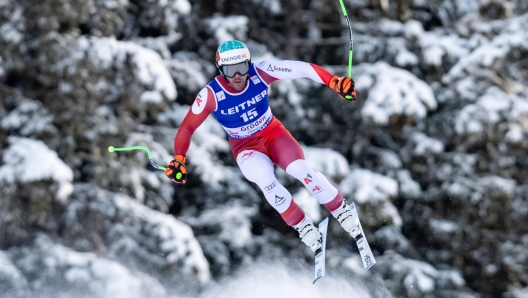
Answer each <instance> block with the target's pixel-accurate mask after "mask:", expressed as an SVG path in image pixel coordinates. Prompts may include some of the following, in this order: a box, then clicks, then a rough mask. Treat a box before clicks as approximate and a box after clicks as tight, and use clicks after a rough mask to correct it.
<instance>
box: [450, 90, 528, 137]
mask: <svg viewBox="0 0 528 298" xmlns="http://www.w3.org/2000/svg"><path fill="white" fill-rule="evenodd" d="M526 115H528V101H527V100H526V99H525V98H522V97H520V96H517V95H514V94H507V93H505V92H504V91H503V90H501V89H499V88H498V87H490V88H489V89H487V90H486V92H485V94H484V95H482V96H481V97H479V98H478V100H477V101H476V102H475V103H474V104H469V105H466V106H465V107H464V108H463V109H462V110H461V111H460V112H459V113H458V115H457V116H456V118H455V131H456V132H457V133H458V134H477V133H481V132H483V131H484V129H485V128H486V127H488V126H490V125H493V124H496V123H500V122H503V121H508V122H510V123H512V124H513V123H515V122H517V123H518V124H520V125H521V126H517V128H522V131H523V132H528V127H526V124H524V123H525V120H524V119H525V117H526ZM513 128H514V129H515V127H513ZM513 133H515V131H514V132H513ZM514 136H515V135H514Z"/></svg>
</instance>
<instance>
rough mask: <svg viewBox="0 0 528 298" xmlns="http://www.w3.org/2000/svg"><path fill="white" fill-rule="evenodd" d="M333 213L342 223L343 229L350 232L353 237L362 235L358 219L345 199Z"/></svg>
mask: <svg viewBox="0 0 528 298" xmlns="http://www.w3.org/2000/svg"><path fill="white" fill-rule="evenodd" d="M331 213H332V215H333V216H334V217H335V219H337V221H338V222H339V223H340V224H341V227H343V229H344V230H345V231H347V233H349V234H350V236H352V238H354V239H356V237H358V236H359V235H361V230H360V229H359V222H358V219H357V218H356V217H355V216H354V214H352V212H351V211H350V208H349V207H348V204H347V203H346V201H345V200H343V203H341V206H339V208H337V209H336V210H334V211H332V212H331Z"/></svg>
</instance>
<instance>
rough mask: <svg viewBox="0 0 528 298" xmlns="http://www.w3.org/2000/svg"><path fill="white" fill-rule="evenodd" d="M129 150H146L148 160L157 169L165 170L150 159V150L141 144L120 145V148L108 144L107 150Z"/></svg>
mask: <svg viewBox="0 0 528 298" xmlns="http://www.w3.org/2000/svg"><path fill="white" fill-rule="evenodd" d="M131 150H144V151H146V152H147V154H148V158H149V161H150V164H151V165H152V166H153V167H154V168H155V169H158V170H161V171H165V167H162V166H158V165H157V164H156V163H155V162H154V160H152V154H151V153H150V150H148V148H147V147H143V146H130V147H122V148H115V147H114V146H110V147H108V152H114V151H131Z"/></svg>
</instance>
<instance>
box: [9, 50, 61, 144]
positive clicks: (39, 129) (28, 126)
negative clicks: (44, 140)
mask: <svg viewBox="0 0 528 298" xmlns="http://www.w3.org/2000/svg"><path fill="white" fill-rule="evenodd" d="M0 59H1V58H0ZM0 62H1V61H0ZM17 103H18V105H17V107H16V108H15V109H14V110H13V111H11V112H10V113H9V114H8V115H7V116H6V117H5V118H4V119H2V120H1V121H0V127H2V128H3V129H5V130H16V131H17V132H18V134H20V135H21V136H24V137H29V136H32V135H36V134H39V133H43V132H48V133H55V132H56V131H57V129H56V128H55V127H54V126H53V119H54V117H53V115H50V113H49V111H48V110H47V109H46V107H44V106H43V105H42V104H41V103H40V102H38V101H35V100H29V99H22V100H19V101H17Z"/></svg>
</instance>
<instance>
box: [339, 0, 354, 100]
mask: <svg viewBox="0 0 528 298" xmlns="http://www.w3.org/2000/svg"><path fill="white" fill-rule="evenodd" d="M339 3H340V4H341V10H342V11H343V15H344V16H345V19H346V21H347V25H348V32H350V48H349V51H348V77H349V78H351V77H352V53H353V47H354V38H353V37H352V26H350V20H349V19H348V14H347V12H346V9H345V5H344V4H343V0H339ZM349 96H350V95H349ZM350 98H352V97H350Z"/></svg>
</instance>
